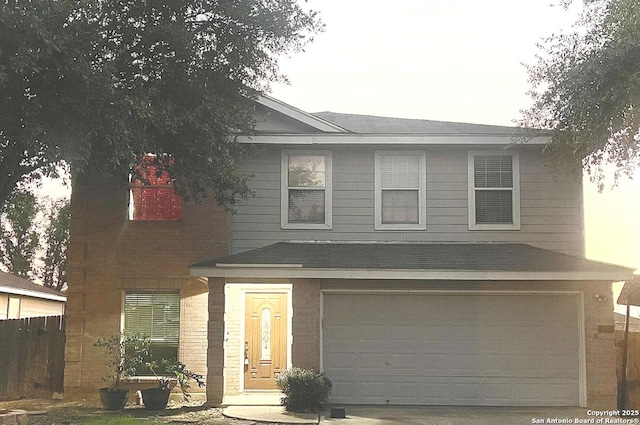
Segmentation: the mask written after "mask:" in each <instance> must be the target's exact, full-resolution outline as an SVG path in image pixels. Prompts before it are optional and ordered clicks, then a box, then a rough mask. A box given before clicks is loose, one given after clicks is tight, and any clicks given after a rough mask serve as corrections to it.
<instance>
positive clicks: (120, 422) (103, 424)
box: [80, 415, 155, 425]
mask: <svg viewBox="0 0 640 425" xmlns="http://www.w3.org/2000/svg"><path fill="white" fill-rule="evenodd" d="M145 422H146V423H147V424H149V423H155V422H154V421H141V420H140V419H137V418H134V417H131V416H124V415H118V416H114V417H107V418H91V419H87V420H86V421H85V420H83V421H82V422H80V423H82V425H141V424H143V423H145Z"/></svg>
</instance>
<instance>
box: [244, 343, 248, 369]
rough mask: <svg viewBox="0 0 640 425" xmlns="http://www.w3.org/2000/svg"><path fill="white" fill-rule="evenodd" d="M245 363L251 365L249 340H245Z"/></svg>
mask: <svg viewBox="0 0 640 425" xmlns="http://www.w3.org/2000/svg"><path fill="white" fill-rule="evenodd" d="M244 364H245V365H247V366H248V365H249V341H245V342H244Z"/></svg>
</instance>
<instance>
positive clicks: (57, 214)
mask: <svg viewBox="0 0 640 425" xmlns="http://www.w3.org/2000/svg"><path fill="white" fill-rule="evenodd" d="M46 209H47V212H46V218H45V222H46V224H47V227H46V228H45V229H44V232H43V234H42V244H43V247H42V249H43V250H44V254H43V256H42V264H41V265H40V266H39V267H38V268H37V275H38V278H40V280H41V281H42V284H43V285H44V286H48V287H50V288H53V289H56V290H58V291H61V290H62V289H65V287H66V284H67V246H68V245H69V225H70V223H71V205H70V203H69V200H68V199H58V200H54V201H49V202H48V206H47V208H46Z"/></svg>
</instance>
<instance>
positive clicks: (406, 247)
mask: <svg viewBox="0 0 640 425" xmlns="http://www.w3.org/2000/svg"><path fill="white" fill-rule="evenodd" d="M240 269H243V270H240ZM285 269H287V270H288V272H287V273H284V272H283V270H285ZM250 270H254V271H257V270H260V271H261V273H262V274H261V275H264V274H265V273H266V274H267V275H270V276H274V277H275V276H285V275H291V276H299V277H344V278H348V277H351V278H393V277H397V278H406V279H417V278H419V279H444V278H446V279H462V280H478V279H482V280H491V279H497V280H507V279H514V280H550V279H551V280H553V279H558V280H571V279H593V280H624V279H628V278H629V277H630V276H632V275H633V270H632V269H629V268H626V267H621V266H615V265H611V264H606V263H601V262H596V261H590V260H587V259H585V258H582V257H576V256H571V255H567V254H562V253H558V252H555V251H550V250H546V249H541V248H536V247H533V246H530V245H527V244H522V243H463V244H460V243H451V244H449V243H440V244H433V243H392V242H389V243H384V242H364V243H363V242H278V243H275V244H273V245H269V246H266V247H264V248H258V249H254V250H251V251H247V252H243V253H240V254H235V255H230V256H227V257H223V258H217V259H213V260H209V261H204V262H201V263H197V264H194V265H192V266H191V271H192V274H193V275H195V276H211V277H215V276H229V277H230V276H236V275H237V276H241V275H242V274H243V273H244V275H245V276H246V273H247V272H248V271H250ZM353 271H359V272H358V273H353ZM366 272H371V273H366ZM265 277H268V276H265Z"/></svg>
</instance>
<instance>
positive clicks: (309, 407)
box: [276, 367, 333, 412]
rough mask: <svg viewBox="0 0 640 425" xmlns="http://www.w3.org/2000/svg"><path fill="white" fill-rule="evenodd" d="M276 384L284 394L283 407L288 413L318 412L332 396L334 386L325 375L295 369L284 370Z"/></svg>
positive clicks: (308, 370)
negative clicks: (330, 395)
mask: <svg viewBox="0 0 640 425" xmlns="http://www.w3.org/2000/svg"><path fill="white" fill-rule="evenodd" d="M276 384H278V387H280V389H281V390H282V392H283V393H284V395H285V396H284V397H283V398H282V405H283V406H284V408H285V410H286V411H288V412H317V411H319V410H320V407H321V406H322V403H324V402H326V401H327V399H328V398H329V394H331V387H332V386H333V384H332V383H331V380H330V379H329V378H327V377H326V376H325V375H324V373H317V372H315V371H313V370H310V369H301V368H297V367H294V368H292V369H287V370H283V371H282V372H281V373H280V374H279V375H278V377H277V378H276Z"/></svg>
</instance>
